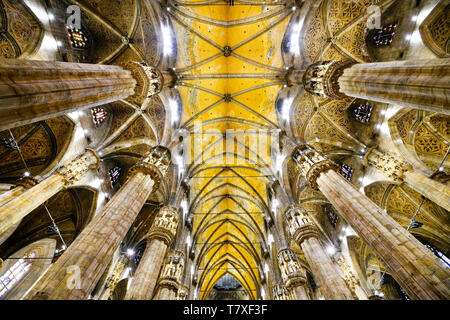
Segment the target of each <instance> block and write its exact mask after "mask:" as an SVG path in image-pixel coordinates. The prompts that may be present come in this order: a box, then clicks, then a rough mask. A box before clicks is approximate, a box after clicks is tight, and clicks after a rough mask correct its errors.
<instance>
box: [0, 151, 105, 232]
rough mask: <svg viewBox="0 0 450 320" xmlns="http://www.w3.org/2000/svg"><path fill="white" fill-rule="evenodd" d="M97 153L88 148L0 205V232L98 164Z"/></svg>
mask: <svg viewBox="0 0 450 320" xmlns="http://www.w3.org/2000/svg"><path fill="white" fill-rule="evenodd" d="M98 163H99V159H98V157H97V155H96V154H95V153H94V152H93V151H91V150H88V151H87V152H86V153H84V154H83V155H82V156H81V157H80V158H78V159H76V160H75V161H72V162H71V163H69V164H68V165H67V166H64V167H62V168H61V169H60V170H58V171H57V172H55V173H54V174H52V175H51V176H50V177H48V178H47V179H44V180H43V181H41V182H40V183H38V184H36V185H35V186H33V187H32V188H30V189H28V190H26V191H24V192H22V193H21V194H19V195H18V196H17V197H15V198H13V199H10V200H9V201H8V202H4V205H3V206H1V207H0V234H2V233H4V232H6V230H8V229H10V228H11V227H12V226H14V225H15V224H17V223H19V222H20V220H22V218H23V217H25V216H26V215H28V214H29V213H30V212H32V211H33V210H34V209H36V208H37V207H39V206H40V205H41V204H43V203H44V202H45V201H47V200H48V199H50V198H51V197H52V196H54V195H55V194H57V193H58V192H59V191H61V190H63V189H64V188H65V187H67V186H68V185H71V184H72V183H73V182H74V181H77V180H79V179H80V178H81V177H82V176H83V175H84V174H85V173H86V172H87V171H88V170H89V168H91V167H93V166H98Z"/></svg>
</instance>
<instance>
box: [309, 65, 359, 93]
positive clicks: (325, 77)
mask: <svg viewBox="0 0 450 320" xmlns="http://www.w3.org/2000/svg"><path fill="white" fill-rule="evenodd" d="M354 64H355V62H353V61H352V60H348V59H344V60H339V61H319V62H316V63H313V64H312V65H310V66H309V67H308V68H307V69H306V71H305V73H304V74H303V79H302V81H303V87H304V88H305V90H306V91H308V92H309V93H311V94H314V95H316V96H321V97H324V98H331V99H335V100H341V99H344V98H345V97H346V95H345V94H343V93H342V92H341V91H340V89H339V82H338V80H339V78H340V77H341V76H342V75H343V74H344V70H345V69H347V68H349V67H351V66H353V65H354Z"/></svg>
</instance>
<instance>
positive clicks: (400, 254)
mask: <svg viewBox="0 0 450 320" xmlns="http://www.w3.org/2000/svg"><path fill="white" fill-rule="evenodd" d="M294 159H295V161H296V163H297V165H298V167H299V170H300V172H301V174H302V176H303V177H304V178H305V179H306V180H307V181H308V182H309V184H310V185H311V187H312V188H313V189H316V190H320V191H321V192H322V193H323V194H324V196H325V197H326V198H327V199H328V200H329V201H330V203H331V204H332V205H333V206H334V208H335V209H336V210H337V211H338V212H339V213H340V215H341V217H342V218H343V219H344V220H345V221H346V222H347V223H348V224H349V225H350V226H351V227H352V228H353V230H355V232H356V233H357V234H358V235H359V236H360V237H361V239H362V240H363V241H364V242H365V243H366V244H367V246H368V247H370V248H371V249H372V251H373V252H374V253H375V254H376V255H377V257H378V258H379V259H380V260H381V261H382V262H383V263H384V265H385V266H386V268H387V269H388V271H389V273H390V274H391V275H392V276H393V277H394V279H395V280H396V281H397V282H398V283H399V284H400V286H401V287H402V288H403V289H404V290H405V291H406V292H407V294H408V295H409V296H410V297H411V298H414V299H421V300H440V299H449V298H450V283H449V278H450V271H449V269H448V268H447V267H446V266H445V265H444V263H443V262H441V261H440V260H439V258H437V257H436V256H434V254H432V253H431V252H430V251H429V250H428V249H427V248H426V247H425V246H424V245H422V244H421V243H420V242H419V241H418V240H417V239H416V238H414V236H413V235H412V234H410V233H409V232H408V231H407V230H406V229H405V228H403V227H402V226H401V225H399V224H398V223H397V222H396V221H395V220H394V219H393V218H392V217H390V216H389V215H388V214H387V213H386V212H385V211H384V210H382V209H381V208H380V207H378V206H377V205H376V204H375V203H374V202H373V201H371V200H370V199H369V198H368V197H367V196H365V195H364V194H362V193H361V192H359V191H358V190H357V189H356V188H355V187H354V186H353V185H352V184H351V183H350V182H349V181H347V180H346V179H345V178H344V177H343V176H341V175H340V174H338V173H337V172H336V171H335V170H337V168H338V166H337V164H335V163H333V162H332V161H330V160H328V159H326V158H324V157H323V156H322V155H320V154H319V153H318V152H317V151H315V150H314V149H312V148H311V147H309V146H307V145H302V146H299V147H297V150H296V151H295V152H294Z"/></svg>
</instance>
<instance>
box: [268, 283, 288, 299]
mask: <svg viewBox="0 0 450 320" xmlns="http://www.w3.org/2000/svg"><path fill="white" fill-rule="evenodd" d="M272 298H273V300H291V297H290V295H289V291H288V290H287V289H286V287H285V286H284V284H276V285H274V286H273V287H272Z"/></svg>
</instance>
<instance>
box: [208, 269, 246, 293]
mask: <svg viewBox="0 0 450 320" xmlns="http://www.w3.org/2000/svg"><path fill="white" fill-rule="evenodd" d="M240 287H241V283H240V282H239V281H238V280H236V278H235V277H233V276H232V275H231V274H229V273H227V274H225V275H224V276H223V277H222V278H220V279H219V281H217V282H216V284H215V285H214V288H215V289H218V290H236V289H239V288H240Z"/></svg>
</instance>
